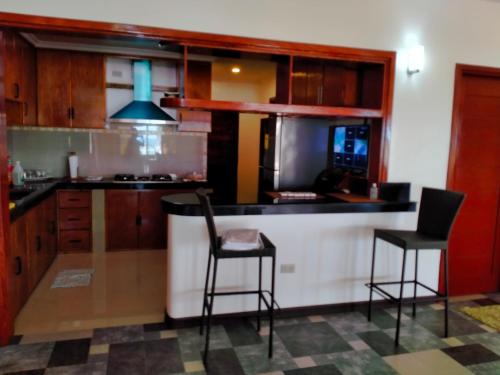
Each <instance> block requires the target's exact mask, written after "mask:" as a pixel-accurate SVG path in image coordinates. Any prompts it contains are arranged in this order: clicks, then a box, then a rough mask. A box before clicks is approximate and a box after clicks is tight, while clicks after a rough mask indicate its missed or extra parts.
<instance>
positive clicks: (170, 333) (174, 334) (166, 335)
mask: <svg viewBox="0 0 500 375" xmlns="http://www.w3.org/2000/svg"><path fill="white" fill-rule="evenodd" d="M174 337H177V331H176V330H168V331H160V338H162V339H171V338H174Z"/></svg>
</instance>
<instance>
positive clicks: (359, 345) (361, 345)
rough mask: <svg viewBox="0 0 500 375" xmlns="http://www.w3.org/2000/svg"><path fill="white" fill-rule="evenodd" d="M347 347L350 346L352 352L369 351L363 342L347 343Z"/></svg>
mask: <svg viewBox="0 0 500 375" xmlns="http://www.w3.org/2000/svg"><path fill="white" fill-rule="evenodd" d="M349 345H351V346H352V348H353V349H354V350H366V349H370V347H369V346H368V344H366V342H364V341H363V340H355V341H349Z"/></svg>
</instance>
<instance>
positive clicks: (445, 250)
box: [442, 249, 449, 337]
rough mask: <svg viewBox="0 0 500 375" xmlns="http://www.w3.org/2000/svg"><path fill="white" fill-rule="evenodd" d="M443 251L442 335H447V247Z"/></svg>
mask: <svg viewBox="0 0 500 375" xmlns="http://www.w3.org/2000/svg"><path fill="white" fill-rule="evenodd" d="M442 251H444V293H445V297H446V298H445V300H444V337H448V307H449V306H448V296H449V293H448V292H449V291H448V249H444V250H442Z"/></svg>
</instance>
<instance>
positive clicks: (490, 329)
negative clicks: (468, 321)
mask: <svg viewBox="0 0 500 375" xmlns="http://www.w3.org/2000/svg"><path fill="white" fill-rule="evenodd" d="M479 327H481V328H482V329H484V330H485V331H486V332H491V333H493V332H498V331H497V330H496V329H495V328H493V327H490V326H487V325H486V324H480V325H479Z"/></svg>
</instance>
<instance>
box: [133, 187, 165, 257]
mask: <svg viewBox="0 0 500 375" xmlns="http://www.w3.org/2000/svg"><path fill="white" fill-rule="evenodd" d="M166 194H167V191H165V190H141V191H140V192H139V207H138V210H139V215H140V217H141V225H140V226H139V241H138V242H139V248H140V249H166V248H167V242H166V240H167V234H166V228H167V225H166V215H165V214H164V213H163V209H162V207H161V197H163V196H164V195H166Z"/></svg>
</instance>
